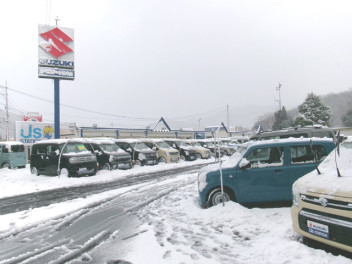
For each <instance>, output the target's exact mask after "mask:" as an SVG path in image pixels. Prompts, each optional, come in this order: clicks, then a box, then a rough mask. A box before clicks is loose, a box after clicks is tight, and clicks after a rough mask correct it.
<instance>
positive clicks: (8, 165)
mask: <svg viewBox="0 0 352 264" xmlns="http://www.w3.org/2000/svg"><path fill="white" fill-rule="evenodd" d="M1 167H2V168H3V169H5V168H8V169H10V164H9V163H8V162H5V163H4V164H2V166H1Z"/></svg>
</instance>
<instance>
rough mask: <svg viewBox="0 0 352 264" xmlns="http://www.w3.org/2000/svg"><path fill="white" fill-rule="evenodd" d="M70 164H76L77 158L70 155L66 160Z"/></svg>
mask: <svg viewBox="0 0 352 264" xmlns="http://www.w3.org/2000/svg"><path fill="white" fill-rule="evenodd" d="M68 161H69V162H70V163H71V164H76V163H78V159H77V158H76V157H71V158H70V159H69V160H68Z"/></svg>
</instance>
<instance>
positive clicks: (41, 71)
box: [38, 25, 75, 80]
mask: <svg viewBox="0 0 352 264" xmlns="http://www.w3.org/2000/svg"><path fill="white" fill-rule="evenodd" d="M38 30H39V34H38V76H39V78H59V79H66V80H74V78H75V73H74V41H73V39H74V38H73V35H74V34H73V33H74V32H73V29H71V28H58V27H52V26H48V25H39V27H38Z"/></svg>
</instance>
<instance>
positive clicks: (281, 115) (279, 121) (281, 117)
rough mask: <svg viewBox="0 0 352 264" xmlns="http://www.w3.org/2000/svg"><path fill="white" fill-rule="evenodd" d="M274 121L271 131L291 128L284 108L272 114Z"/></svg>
mask: <svg viewBox="0 0 352 264" xmlns="http://www.w3.org/2000/svg"><path fill="white" fill-rule="evenodd" d="M274 117H275V121H274V124H273V127H272V130H280V129H283V128H287V127H290V126H291V122H290V120H289V118H288V115H287V112H286V108H285V106H283V107H282V109H281V110H279V111H277V112H275V113H274Z"/></svg>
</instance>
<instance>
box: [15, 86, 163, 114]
mask: <svg viewBox="0 0 352 264" xmlns="http://www.w3.org/2000/svg"><path fill="white" fill-rule="evenodd" d="M8 89H9V90H11V91H13V92H16V93H19V94H22V95H25V96H29V97H32V98H35V99H37V100H41V101H44V102H47V103H51V104H53V103H54V102H53V101H51V100H48V99H44V98H41V97H38V96H35V95H31V94H27V93H24V92H20V91H17V90H15V89H12V88H8ZM60 105H61V106H64V107H67V108H71V109H75V110H79V111H84V112H88V113H93V114H98V115H106V116H111V117H116V118H126V119H139V120H154V119H157V118H156V117H153V118H152V117H132V116H122V115H115V114H108V113H103V112H98V111H92V110H88V109H84V108H80V107H76V106H71V105H67V104H60Z"/></svg>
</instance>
